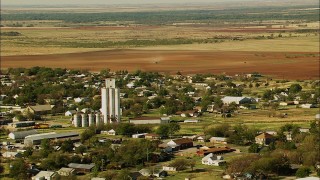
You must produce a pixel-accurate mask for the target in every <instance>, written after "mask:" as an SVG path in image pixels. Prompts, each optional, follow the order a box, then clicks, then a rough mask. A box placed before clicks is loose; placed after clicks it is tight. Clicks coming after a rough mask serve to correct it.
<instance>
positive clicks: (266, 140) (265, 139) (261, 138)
mask: <svg viewBox="0 0 320 180" xmlns="http://www.w3.org/2000/svg"><path fill="white" fill-rule="evenodd" d="M255 140H256V143H257V144H261V145H268V144H270V143H271V142H273V141H274V137H273V136H272V135H271V134H268V133H262V134H260V135H258V136H256V137H255Z"/></svg>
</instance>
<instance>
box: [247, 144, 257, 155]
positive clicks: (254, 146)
mask: <svg viewBox="0 0 320 180" xmlns="http://www.w3.org/2000/svg"><path fill="white" fill-rule="evenodd" d="M259 150H260V147H259V144H256V143H254V144H252V145H251V146H250V147H249V149H248V151H249V153H258V152H259Z"/></svg>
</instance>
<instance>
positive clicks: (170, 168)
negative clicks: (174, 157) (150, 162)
mask: <svg viewBox="0 0 320 180" xmlns="http://www.w3.org/2000/svg"><path fill="white" fill-rule="evenodd" d="M162 169H163V170H165V171H172V172H176V171H177V168H176V167H171V166H162Z"/></svg>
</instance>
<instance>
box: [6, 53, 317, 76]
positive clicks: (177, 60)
mask: <svg viewBox="0 0 320 180" xmlns="http://www.w3.org/2000/svg"><path fill="white" fill-rule="evenodd" d="M319 62H320V61H319V53H318V52H312V53H306V52H256V51H255V52H249V51H176V50H173V51H170V50H105V51H96V52H85V53H69V54H56V55H32V56H2V57H1V68H9V67H33V66H47V67H61V68H71V69H72V68H75V69H87V70H90V71H99V70H101V69H104V68H109V69H111V70H113V71H115V70H128V71H135V70H144V71H158V72H164V73H169V74H175V73H176V72H177V71H180V72H182V73H184V74H195V73H226V74H230V75H233V74H237V73H239V74H241V73H250V72H260V73H262V74H266V75H272V76H276V77H277V78H286V79H318V78H319Z"/></svg>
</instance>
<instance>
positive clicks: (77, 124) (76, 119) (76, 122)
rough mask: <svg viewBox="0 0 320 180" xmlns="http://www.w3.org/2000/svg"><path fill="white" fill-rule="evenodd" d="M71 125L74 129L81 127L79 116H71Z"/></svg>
mask: <svg viewBox="0 0 320 180" xmlns="http://www.w3.org/2000/svg"><path fill="white" fill-rule="evenodd" d="M73 125H74V127H81V116H80V114H79V113H76V114H74V115H73Z"/></svg>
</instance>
